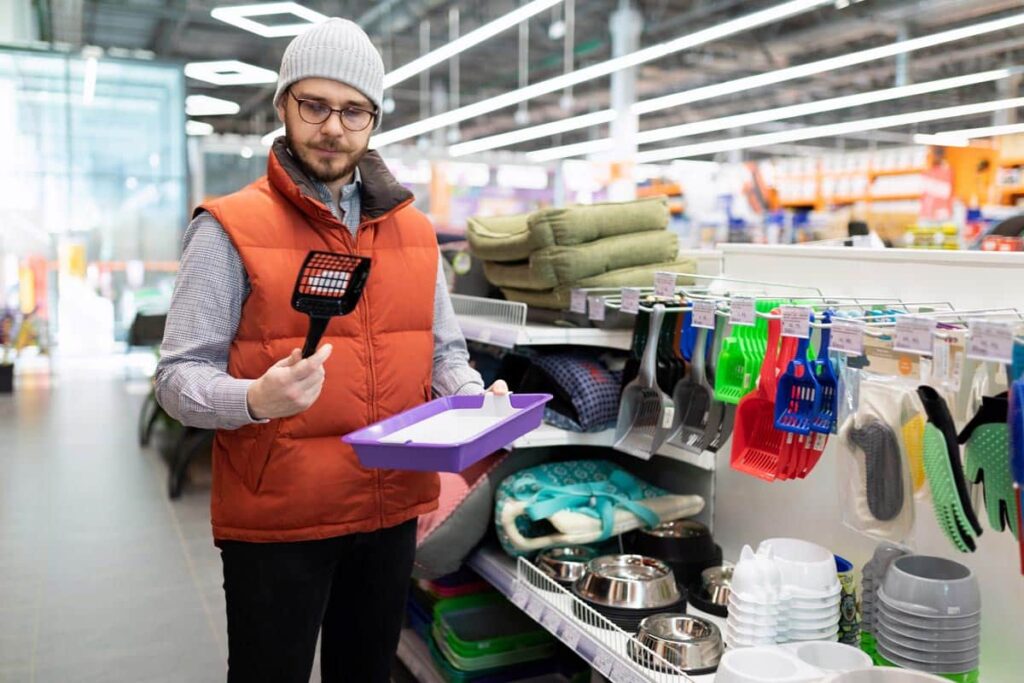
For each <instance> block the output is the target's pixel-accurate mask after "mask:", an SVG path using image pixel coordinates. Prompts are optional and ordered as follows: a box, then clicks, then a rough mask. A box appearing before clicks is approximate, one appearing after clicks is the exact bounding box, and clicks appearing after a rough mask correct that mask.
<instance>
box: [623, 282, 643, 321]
mask: <svg viewBox="0 0 1024 683" xmlns="http://www.w3.org/2000/svg"><path fill="white" fill-rule="evenodd" d="M619 310H620V311H622V312H623V313H629V314H630V315H636V314H637V313H639V312H640V290H639V289H636V288H635V287H626V288H624V289H623V290H622V306H620V307H619Z"/></svg>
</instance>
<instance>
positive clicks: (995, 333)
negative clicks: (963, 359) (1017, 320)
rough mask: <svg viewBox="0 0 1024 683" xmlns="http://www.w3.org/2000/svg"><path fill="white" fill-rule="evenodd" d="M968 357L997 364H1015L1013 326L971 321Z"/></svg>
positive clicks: (993, 322) (989, 321) (1004, 323)
mask: <svg viewBox="0 0 1024 683" xmlns="http://www.w3.org/2000/svg"><path fill="white" fill-rule="evenodd" d="M969 325H970V329H971V336H970V338H968V340H967V357H968V358H973V359H974V360H988V361H994V362H996V363H1004V364H1010V363H1012V362H1013V325H1012V324H1011V323H1007V322H996V321H992V320H971V321H970V322H969Z"/></svg>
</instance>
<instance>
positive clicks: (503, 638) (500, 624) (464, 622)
mask: <svg viewBox="0 0 1024 683" xmlns="http://www.w3.org/2000/svg"><path fill="white" fill-rule="evenodd" d="M434 624H435V626H436V627H437V628H438V629H439V630H440V633H441V634H442V636H443V637H444V640H445V642H446V643H447V644H448V645H449V646H450V647H451V649H452V650H453V651H454V652H455V653H456V654H458V655H459V656H460V657H467V658H472V657H479V656H481V655H492V654H498V653H503V652H508V651H511V650H517V649H524V648H531V647H534V646H539V645H549V644H552V643H554V638H553V637H552V636H551V634H549V633H548V632H547V631H545V630H544V629H543V628H541V627H540V626H539V625H538V624H537V622H535V621H533V620H532V619H530V617H528V616H526V614H524V613H523V612H522V611H521V610H520V609H519V608H517V607H516V606H515V605H513V604H512V603H510V602H509V601H507V600H505V599H504V598H503V597H501V596H497V595H469V596H465V597H462V598H452V599H450V600H445V601H443V602H439V603H438V604H437V605H435V606H434Z"/></svg>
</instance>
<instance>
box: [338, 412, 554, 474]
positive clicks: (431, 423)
mask: <svg viewBox="0 0 1024 683" xmlns="http://www.w3.org/2000/svg"><path fill="white" fill-rule="evenodd" d="M551 398H552V396H551V394H509V395H508V397H507V400H505V397H502V396H494V395H493V394H482V395H477V396H446V397H444V398H438V399H435V400H433V401H430V402H429V403H424V404H423V405H421V406H417V407H416V408H413V409H411V410H407V411H405V412H404V413H399V414H398V415H395V416H393V417H389V418H388V419H386V420H382V421H381V422H378V423H376V424H372V425H370V426H369V427H365V428H363V429H360V430H358V431H355V432H352V433H351V434H348V435H347V436H344V437H342V441H344V442H345V443H347V444H349V445H351V446H352V447H353V448H354V449H355V451H356V455H357V456H358V457H359V462H361V463H362V464H363V466H364V467H376V468H383V469H394V470H417V471H421V472H461V471H462V470H464V469H466V468H467V467H469V466H470V465H472V464H473V463H475V462H477V461H479V460H482V459H483V458H485V457H487V456H488V455H490V454H491V453H493V452H494V451H497V450H499V449H501V448H504V447H505V446H507V445H509V444H510V443H512V442H513V441H515V440H516V439H518V438H519V437H521V436H523V435H524V434H529V433H530V432H532V431H533V430H534V429H536V428H537V427H539V426H540V423H541V420H542V419H543V417H544V404H545V403H547V402H548V401H550V400H551Z"/></svg>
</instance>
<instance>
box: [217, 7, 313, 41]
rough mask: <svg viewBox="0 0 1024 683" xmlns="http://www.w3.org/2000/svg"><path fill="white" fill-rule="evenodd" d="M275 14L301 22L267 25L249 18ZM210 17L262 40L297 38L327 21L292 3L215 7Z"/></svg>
mask: <svg viewBox="0 0 1024 683" xmlns="http://www.w3.org/2000/svg"><path fill="white" fill-rule="evenodd" d="M275 14H291V15H293V16H295V17H297V18H299V19H301V20H302V21H300V22H297V23H293V24H276V25H269V24H263V23H260V22H258V21H253V20H252V19H250V18H249V17H267V16H272V15H275ZM210 16H212V17H213V18H214V19H220V20H221V21H223V22H225V23H228V24H231V25H232V26H237V27H238V28H240V29H243V30H245V31H249V32H250V33H255V34H256V35H259V36H263V37H264V38H279V37H281V36H297V35H299V34H300V33H302V32H303V31H305V30H306V29H307V28H309V27H310V26H312V25H313V24H318V23H320V22H321V21H325V20H326V19H327V16H326V15H324V14H320V13H319V12H316V11H314V10H311V9H309V8H307V7H303V6H302V5H300V4H298V3H294V2H266V3H259V4H255V5H235V6H234V7H217V8H216V9H214V10H212V11H211V12H210Z"/></svg>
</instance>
